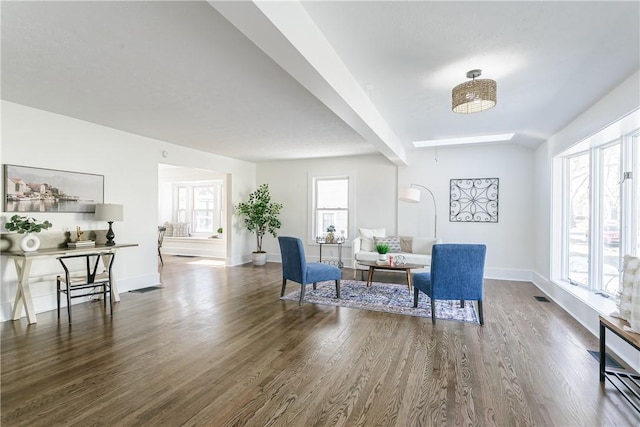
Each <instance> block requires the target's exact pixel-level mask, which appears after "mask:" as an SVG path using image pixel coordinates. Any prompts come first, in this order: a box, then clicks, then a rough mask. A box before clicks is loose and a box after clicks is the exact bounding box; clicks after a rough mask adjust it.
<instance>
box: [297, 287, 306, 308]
mask: <svg viewBox="0 0 640 427" xmlns="http://www.w3.org/2000/svg"><path fill="white" fill-rule="evenodd" d="M300 286H301V287H302V289H300V302H299V303H298V304H300V305H302V300H303V299H304V289H305V285H300Z"/></svg>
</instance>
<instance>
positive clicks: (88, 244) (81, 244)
mask: <svg viewBox="0 0 640 427" xmlns="http://www.w3.org/2000/svg"><path fill="white" fill-rule="evenodd" d="M95 245H96V242H94V241H93V240H80V241H77V242H69V243H67V247H68V248H93V247H95Z"/></svg>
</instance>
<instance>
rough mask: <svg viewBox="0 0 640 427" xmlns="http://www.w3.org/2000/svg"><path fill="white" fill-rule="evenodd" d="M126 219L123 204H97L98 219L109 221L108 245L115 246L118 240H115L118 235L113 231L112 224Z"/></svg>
mask: <svg viewBox="0 0 640 427" xmlns="http://www.w3.org/2000/svg"><path fill="white" fill-rule="evenodd" d="M123 219H124V208H123V207H122V205H114V204H97V205H96V220H99V221H107V222H108V223H109V230H108V231H107V235H106V237H107V243H105V245H106V246H113V245H115V244H116V242H115V241H114V240H113V238H114V237H116V235H115V234H114V232H113V228H112V227H111V225H112V224H113V222H114V221H122V220H123Z"/></svg>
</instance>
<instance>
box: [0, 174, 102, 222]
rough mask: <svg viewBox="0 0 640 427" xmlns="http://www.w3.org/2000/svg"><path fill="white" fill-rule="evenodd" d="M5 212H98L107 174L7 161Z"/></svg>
mask: <svg viewBox="0 0 640 427" xmlns="http://www.w3.org/2000/svg"><path fill="white" fill-rule="evenodd" d="M3 169H4V171H3V172H4V188H3V190H4V194H3V200H4V211H5V212H65V213H71V212H81V213H85V212H95V209H96V204H97V203H104V175H97V174H91V173H83V172H71V171H63V170H57V169H45V168H37V167H31V166H19V165H10V164H5V165H4V168H3Z"/></svg>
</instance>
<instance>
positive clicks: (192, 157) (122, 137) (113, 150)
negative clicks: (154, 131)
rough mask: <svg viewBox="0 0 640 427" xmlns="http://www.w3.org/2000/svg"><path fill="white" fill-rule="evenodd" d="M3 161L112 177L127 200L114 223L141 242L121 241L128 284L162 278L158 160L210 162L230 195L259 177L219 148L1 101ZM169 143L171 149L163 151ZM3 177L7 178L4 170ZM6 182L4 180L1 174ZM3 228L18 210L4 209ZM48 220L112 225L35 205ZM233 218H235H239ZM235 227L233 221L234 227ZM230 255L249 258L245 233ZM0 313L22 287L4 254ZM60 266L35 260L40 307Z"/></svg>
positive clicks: (119, 237)
mask: <svg viewBox="0 0 640 427" xmlns="http://www.w3.org/2000/svg"><path fill="white" fill-rule="evenodd" d="M0 147H1V149H2V163H3V164H4V163H7V164H16V165H24V166H34V167H40V168H49V169H59V170H67V171H74V172H87V173H94V174H99V175H104V177H105V191H104V196H105V202H107V203H121V204H123V205H124V221H123V222H119V223H114V231H115V234H116V241H117V242H119V243H138V244H139V246H138V247H136V248H127V249H122V250H121V251H120V253H119V256H118V259H117V260H116V263H115V264H114V271H115V274H116V277H117V278H118V287H119V290H120V291H121V292H125V291H127V290H131V289H137V288H142V287H146V286H150V285H154V284H157V283H158V281H159V275H158V272H157V228H156V227H157V224H158V200H157V199H158V163H168V164H173V165H178V166H186V167H193V168H200V169H209V170H215V171H219V172H221V173H226V174H229V175H230V176H231V179H230V181H231V182H229V183H228V184H229V186H230V187H231V188H230V190H229V200H230V201H231V203H233V200H234V199H237V198H238V194H240V193H241V192H242V193H244V192H246V191H247V190H248V189H251V188H253V187H254V185H255V165H254V164H253V163H248V162H243V161H239V160H235V159H230V158H227V157H223V156H218V155H215V154H208V153H203V152H200V151H196V150H192V149H189V148H185V147H182V146H178V145H175V144H169V143H166V142H164V141H159V140H155V139H151V138H145V137H141V136H138V135H133V134H130V133H126V132H122V131H118V130H115V129H111V128H107V127H104V126H99V125H96V124H93V123H88V122H84V121H81V120H76V119H72V118H69V117H65V116H61V115H58V114H53V113H49V112H45V111H42V110H37V109H33V108H29V107H25V106H22V105H18V104H13V103H10V102H6V101H3V102H2V141H1V145H0ZM163 151H166V154H167V157H166V158H165V157H163V156H162V153H163ZM3 179H4V178H3ZM2 185H3V186H4V181H3V182H2ZM0 215H1V220H2V224H3V225H2V230H4V223H5V222H6V220H7V219H8V218H9V217H10V216H11V214H10V213H5V212H2V213H1V214H0ZM33 216H35V217H36V218H38V219H40V220H45V219H46V220H49V221H50V222H52V223H53V227H52V228H51V229H49V230H47V231H44V232H43V233H62V232H64V231H69V230H75V227H76V226H81V227H82V228H83V229H105V228H106V224H104V223H102V222H97V221H95V220H94V219H93V214H88V213H84V214H83V213H34V214H33ZM232 225H233V220H232ZM231 228H233V227H231ZM231 239H232V242H233V243H232V245H231V252H230V253H229V254H228V258H229V259H228V260H227V262H228V263H229V264H237V263H239V262H241V261H242V260H244V259H245V258H247V255H246V254H249V253H250V252H251V250H250V249H249V247H250V246H249V242H248V241H247V239H246V236H244V235H243V234H240V233H236V234H235V235H232V236H231ZM0 262H1V267H2V276H1V277H2V282H1V284H0V319H2V320H6V319H8V318H10V310H11V306H12V303H13V300H14V297H15V291H16V283H17V278H16V272H15V269H14V267H13V263H12V262H10V260H8V259H7V258H6V257H1V258H0ZM58 271H59V265H57V264H56V261H55V259H52V260H45V261H41V262H34V266H33V272H32V275H33V276H35V283H34V285H33V288H32V292H33V295H34V304H35V308H36V312H41V311H46V310H51V309H52V308H54V307H55V282H53V281H52V275H53V274H55V273H56V272H58Z"/></svg>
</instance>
